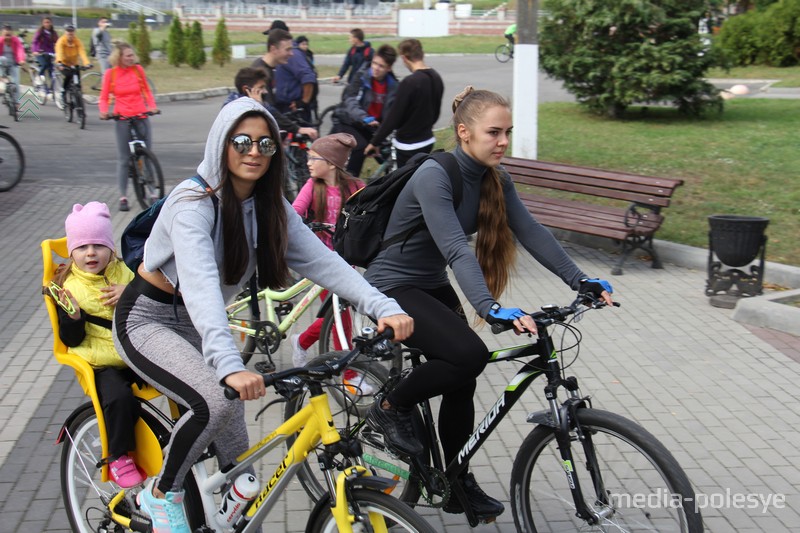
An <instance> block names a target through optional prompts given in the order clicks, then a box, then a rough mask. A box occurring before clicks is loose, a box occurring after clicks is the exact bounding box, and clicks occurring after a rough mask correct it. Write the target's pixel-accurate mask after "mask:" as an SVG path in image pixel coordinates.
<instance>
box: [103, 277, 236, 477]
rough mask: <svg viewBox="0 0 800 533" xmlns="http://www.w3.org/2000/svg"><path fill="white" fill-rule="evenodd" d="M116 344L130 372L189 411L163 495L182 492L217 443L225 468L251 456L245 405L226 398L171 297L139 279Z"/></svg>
mask: <svg viewBox="0 0 800 533" xmlns="http://www.w3.org/2000/svg"><path fill="white" fill-rule="evenodd" d="M114 344H115V345H116V348H117V351H118V352H119V353H120V355H121V356H122V359H124V360H125V362H126V363H127V364H128V366H130V367H131V368H132V369H133V370H134V371H135V372H136V373H137V374H139V375H140V376H142V377H143V378H144V379H145V380H146V381H147V382H148V383H150V384H151V385H152V386H153V387H155V388H156V389H157V390H158V391H160V392H161V393H162V394H164V395H166V396H167V397H169V398H171V399H173V400H175V401H176V402H177V403H178V404H180V405H181V406H183V407H185V408H186V412H185V413H184V414H183V416H181V418H180V419H179V420H178V422H177V424H176V425H175V427H174V429H173V431H172V435H171V437H170V442H169V445H168V446H167V448H166V449H165V457H164V463H163V466H162V470H161V473H160V475H159V482H158V489H159V490H161V491H162V492H168V491H173V492H174V491H180V490H182V485H183V480H184V478H185V477H186V474H187V473H188V472H189V469H190V468H191V467H192V465H193V464H194V463H195V461H197V458H198V457H200V455H201V454H202V453H203V451H204V450H205V449H206V448H208V447H209V445H211V444H212V443H213V445H214V450H215V451H216V454H217V461H218V462H219V465H220V467H223V466H226V465H228V464H231V463H233V462H234V459H235V458H236V457H237V456H239V455H240V454H242V453H243V452H245V451H247V448H248V438H247V425H246V423H245V419H244V402H241V401H239V400H235V401H231V400H228V399H226V398H225V396H224V395H223V388H222V387H221V386H220V385H219V380H218V379H217V377H216V375H215V372H214V369H213V368H211V367H209V366H208V365H207V364H206V362H205V360H204V359H203V354H202V350H201V338H200V335H199V334H198V333H197V330H195V328H194V326H193V325H192V321H191V320H190V318H189V313H188V312H187V311H186V308H185V307H184V306H183V305H182V303H179V304H178V305H175V303H174V302H173V296H172V295H171V294H168V293H165V292H163V291H160V290H159V289H156V288H155V287H153V286H152V285H150V284H149V283H147V282H146V281H144V280H143V279H142V278H140V277H138V276H137V277H136V278H135V279H134V280H133V282H131V283H130V284H129V285H128V286H127V287H126V288H125V291H124V292H123V294H122V296H121V298H120V300H119V303H118V304H117V308H116V312H115V314H114Z"/></svg>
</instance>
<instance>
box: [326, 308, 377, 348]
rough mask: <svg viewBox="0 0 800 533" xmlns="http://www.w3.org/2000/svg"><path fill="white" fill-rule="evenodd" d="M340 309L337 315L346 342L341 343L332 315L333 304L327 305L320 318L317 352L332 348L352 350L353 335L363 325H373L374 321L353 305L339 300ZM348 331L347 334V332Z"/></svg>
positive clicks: (359, 331)
mask: <svg viewBox="0 0 800 533" xmlns="http://www.w3.org/2000/svg"><path fill="white" fill-rule="evenodd" d="M340 302H341V304H342V305H341V310H340V312H339V316H341V317H342V322H343V323H342V329H343V330H344V331H343V333H344V334H345V335H344V336H345V337H346V341H347V342H346V344H345V345H342V344H341V336H340V335H339V331H338V328H337V327H336V317H335V315H334V309H333V305H331V306H329V307H328V309H327V310H326V311H325V316H324V318H323V319H322V330H321V331H320V334H319V353H320V354H325V353H328V352H332V351H334V350H352V349H353V343H352V340H353V336H355V335H359V334H360V333H361V330H362V329H364V327H367V326H369V327H375V323H374V322H373V321H372V319H371V318H369V317H368V316H367V315H362V314H361V313H359V312H358V311H357V310H356V308H355V307H353V306H352V305H350V304H349V303H347V302H344V301H342V300H340ZM348 332H349V333H350V334H349V335H347V333H348Z"/></svg>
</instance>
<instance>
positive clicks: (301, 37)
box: [294, 35, 308, 44]
mask: <svg viewBox="0 0 800 533" xmlns="http://www.w3.org/2000/svg"><path fill="white" fill-rule="evenodd" d="M294 42H296V43H297V44H300V43H307V42H308V37H306V36H305V35H298V36H297V39H295V40H294Z"/></svg>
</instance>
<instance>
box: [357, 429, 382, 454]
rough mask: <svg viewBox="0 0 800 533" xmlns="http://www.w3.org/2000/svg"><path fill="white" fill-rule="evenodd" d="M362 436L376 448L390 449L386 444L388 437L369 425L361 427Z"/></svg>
mask: <svg viewBox="0 0 800 533" xmlns="http://www.w3.org/2000/svg"><path fill="white" fill-rule="evenodd" d="M361 438H362V439H363V440H364V441H365V442H366V443H367V444H369V445H370V446H372V447H374V448H379V449H381V450H384V451H388V446H386V439H385V438H384V436H383V435H381V434H380V433H378V432H377V431H375V430H373V429H372V428H371V427H369V426H367V425H364V427H363V428H362V429H361Z"/></svg>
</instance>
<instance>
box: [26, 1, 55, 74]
mask: <svg viewBox="0 0 800 533" xmlns="http://www.w3.org/2000/svg"><path fill="white" fill-rule="evenodd" d="M56 41H58V32H57V31H56V29H55V28H54V27H53V21H52V20H51V19H50V17H44V18H43V19H42V25H41V26H40V27H39V29H38V30H36V33H35V34H34V35H33V41H32V42H31V51H32V52H33V55H34V56H35V57H36V61H38V62H39V76H42V77H44V75H45V73H50V85H48V90H49V88H50V87H52V83H53V56H52V55H51V54H55V53H56Z"/></svg>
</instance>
